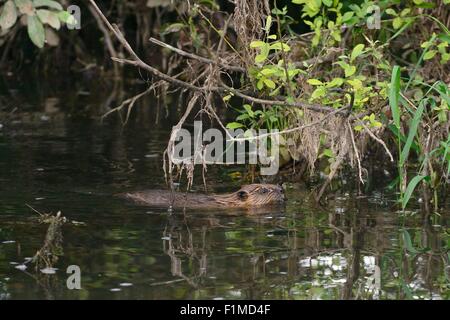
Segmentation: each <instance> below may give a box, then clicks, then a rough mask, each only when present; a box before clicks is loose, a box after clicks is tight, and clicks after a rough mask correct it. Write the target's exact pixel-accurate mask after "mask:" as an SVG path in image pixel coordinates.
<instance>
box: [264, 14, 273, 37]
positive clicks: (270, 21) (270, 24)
mask: <svg viewBox="0 0 450 320" xmlns="http://www.w3.org/2000/svg"><path fill="white" fill-rule="evenodd" d="M271 26H272V16H267V19H266V26H265V28H264V29H265V31H266V34H269V32H270V27H271Z"/></svg>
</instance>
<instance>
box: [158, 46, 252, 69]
mask: <svg viewBox="0 0 450 320" xmlns="http://www.w3.org/2000/svg"><path fill="white" fill-rule="evenodd" d="M150 42H153V43H154V44H157V45H159V46H161V47H163V48H166V49H169V50H171V51H174V52H176V53H178V54H179V55H180V56H183V57H188V58H190V59H194V60H198V61H201V62H203V63H207V64H212V65H215V66H218V67H222V68H224V69H227V70H230V71H237V72H246V71H247V70H246V69H245V68H242V67H239V66H232V65H229V64H225V63H221V62H219V61H214V60H211V59H208V58H205V57H201V56H199V55H196V54H193V53H190V52H186V51H184V50H181V49H178V48H175V47H173V46H171V45H170V44H167V43H165V42H162V41H160V40H158V39H155V38H150Z"/></svg>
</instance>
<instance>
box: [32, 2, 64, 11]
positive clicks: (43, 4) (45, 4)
mask: <svg viewBox="0 0 450 320" xmlns="http://www.w3.org/2000/svg"><path fill="white" fill-rule="evenodd" d="M33 5H34V7H35V8H39V7H48V8H52V9H56V10H58V11H63V10H64V9H63V7H62V5H61V4H59V3H58V2H56V1H53V0H33Z"/></svg>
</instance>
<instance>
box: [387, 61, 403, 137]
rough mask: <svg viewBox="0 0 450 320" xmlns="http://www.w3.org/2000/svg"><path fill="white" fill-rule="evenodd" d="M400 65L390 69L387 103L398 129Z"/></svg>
mask: <svg viewBox="0 0 450 320" xmlns="http://www.w3.org/2000/svg"><path fill="white" fill-rule="evenodd" d="M399 97H400V67H399V66H394V68H393V69H392V76H391V83H390V85H389V105H390V107H391V112H392V118H393V119H394V124H395V126H396V127H397V128H398V129H400V106H399Z"/></svg>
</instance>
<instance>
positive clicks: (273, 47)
mask: <svg viewBox="0 0 450 320" xmlns="http://www.w3.org/2000/svg"><path fill="white" fill-rule="evenodd" d="M269 48H270V50H282V48H283V50H284V51H285V52H288V51H290V50H291V47H289V46H288V45H287V44H285V43H281V42H279V41H277V42H274V43H272V44H271V45H270V47H269Z"/></svg>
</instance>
